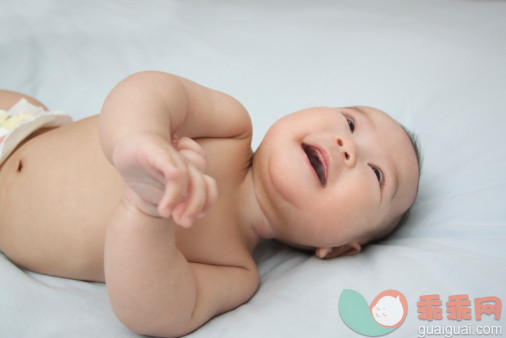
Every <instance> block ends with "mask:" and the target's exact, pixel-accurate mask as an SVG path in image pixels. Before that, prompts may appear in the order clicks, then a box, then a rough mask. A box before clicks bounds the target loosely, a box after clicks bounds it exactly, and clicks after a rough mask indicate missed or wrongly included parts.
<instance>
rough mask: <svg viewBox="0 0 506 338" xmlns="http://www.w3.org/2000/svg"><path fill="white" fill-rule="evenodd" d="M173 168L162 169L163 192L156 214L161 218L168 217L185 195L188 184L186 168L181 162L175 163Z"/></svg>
mask: <svg viewBox="0 0 506 338" xmlns="http://www.w3.org/2000/svg"><path fill="white" fill-rule="evenodd" d="M175 163H176V166H175V167H170V168H169V167H167V168H164V169H165V170H164V172H163V176H164V180H165V192H164V195H163V197H162V199H161V201H160V203H159V204H158V212H159V214H160V216H162V217H169V216H170V214H171V211H172V209H173V208H174V207H175V206H176V205H177V204H179V203H180V202H181V201H182V199H183V198H185V196H186V195H187V187H188V182H189V179H190V177H189V171H188V166H187V165H186V164H185V163H183V162H182V161H178V160H176V161H175Z"/></svg>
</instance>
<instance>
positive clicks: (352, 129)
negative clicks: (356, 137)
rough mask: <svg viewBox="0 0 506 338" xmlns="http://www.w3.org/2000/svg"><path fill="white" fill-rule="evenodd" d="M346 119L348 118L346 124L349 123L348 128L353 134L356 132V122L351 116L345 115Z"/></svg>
mask: <svg viewBox="0 0 506 338" xmlns="http://www.w3.org/2000/svg"><path fill="white" fill-rule="evenodd" d="M344 117H345V118H346V122H348V126H349V127H350V131H351V133H352V134H353V132H354V131H355V120H354V119H353V117H351V116H350V115H347V114H346V115H344Z"/></svg>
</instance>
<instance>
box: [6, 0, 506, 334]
mask: <svg viewBox="0 0 506 338" xmlns="http://www.w3.org/2000/svg"><path fill="white" fill-rule="evenodd" d="M505 17H506V2H503V1H471V0H462V1H434V0H426V1H415V0H403V1H400V0H364V1H352V0H338V1H331V0H316V1H310V0H307V1H300V0H291V1H288V0H273V1H265V0H264V1H253V0H251V1H225V0H222V1H213V2H211V1H203V0H202V1H185V2H184V1H170V0H163V1H162V0H152V1H149V2H147V1H134V0H122V1H98V0H88V1H76V0H70V1H65V2H62V1H50V0H39V1H30V0H1V1H0V74H1V76H0V88H6V89H11V90H16V91H20V92H24V93H26V94H29V95H32V96H34V97H37V98H38V99H39V100H41V101H42V102H44V103H45V104H46V105H47V106H48V107H50V108H52V109H60V110H64V111H66V112H68V113H71V114H72V115H73V116H74V117H75V118H76V119H79V118H82V117H85V116H88V115H92V114H96V113H98V112H99V111H100V107H101V104H102V102H103V99H104V98H105V96H106V95H107V93H108V92H109V90H110V89H111V88H112V87H113V86H114V85H115V84H116V83H117V82H118V81H119V80H121V79H122V78H124V77H125V76H127V75H128V74H131V73H133V72H136V71H140V70H147V69H155V70H162V71H166V72H170V73H175V74H178V75H181V76H184V77H187V78H190V79H192V80H194V81H197V82H199V83H202V84H204V85H207V86H209V87H212V88H216V89H219V90H222V91H224V92H227V93H229V94H231V95H233V96H235V97H236V98H238V99H239V100H240V101H241V102H242V103H243V104H244V105H245V106H246V108H247V109H248V110H249V111H250V114H251V116H252V120H253V126H254V131H255V132H254V139H253V147H254V148H255V147H256V146H258V144H259V142H260V140H261V138H262V136H263V135H264V133H265V132H266V130H267V128H268V126H269V125H271V124H272V123H273V122H274V121H275V120H276V119H277V118H279V117H281V116H283V115H284V114H287V113H289V112H292V111H295V110H299V109H302V108H305V107H309V106H317V105H329V106H345V105H355V104H361V105H371V106H375V107H378V108H381V109H384V110H385V111H387V112H389V113H390V114H391V115H392V116H394V117H395V118H396V119H398V120H399V121H400V122H402V123H403V124H405V125H406V126H407V127H409V128H410V129H412V130H414V131H415V132H416V133H417V134H418V135H419V138H420V141H421V144H422V150H423V175H422V179H421V186H420V193H419V197H418V200H417V201H416V203H415V205H414V207H413V209H412V213H411V215H410V217H409V219H408V222H407V224H405V226H404V227H402V228H401V229H400V230H399V231H397V232H395V234H394V235H393V236H392V237H391V238H389V239H388V240H386V241H384V242H382V243H379V244H375V245H371V246H369V247H368V248H367V249H366V250H364V252H363V253H361V254H359V255H356V256H352V257H344V258H339V259H335V260H331V261H320V260H318V259H317V258H316V257H314V256H311V255H307V254H305V253H301V252H298V251H295V250H292V249H290V248H287V247H285V246H283V245H280V244H278V243H275V242H262V243H261V245H260V246H259V248H258V250H257V251H256V253H255V259H256V261H257V262H258V264H259V270H260V274H261V285H260V288H259V290H258V292H257V293H256V295H255V296H254V297H253V298H252V299H251V300H250V301H249V302H248V303H247V304H244V305H243V306H241V307H239V308H238V309H236V310H234V311H232V312H229V313H227V314H224V315H221V316H219V317H216V318H214V319H212V320H211V321H210V322H209V323H208V324H206V325H205V326H204V327H203V328H201V329H199V330H198V331H196V332H194V333H193V334H191V335H190V336H191V337H259V336H262V337H289V336H290V337H355V336H357V337H358V336H359V335H358V334H355V332H353V331H352V330H351V329H350V328H348V327H347V326H346V324H345V323H344V322H343V321H342V320H341V318H340V316H339V312H338V306H337V304H338V300H339V295H340V293H341V292H342V290H343V289H354V290H356V291H358V292H359V293H361V294H362V295H363V296H364V297H365V299H366V300H367V302H371V301H372V299H373V298H374V297H375V296H376V295H377V294H379V293H380V292H381V291H383V290H386V289H396V290H399V291H401V292H402V293H403V294H404V295H405V296H406V299H407V301H408V313H407V316H406V319H405V321H404V323H403V324H402V325H401V326H400V327H399V328H398V329H397V330H396V331H394V332H392V333H390V334H389V335H388V336H389V337H416V336H417V335H418V332H419V330H420V327H421V326H424V325H429V326H437V325H439V326H441V325H447V326H451V325H454V326H464V325H471V326H472V327H477V326H478V325H498V326H500V327H502V329H503V330H504V329H506V325H505V319H504V318H505V315H504V314H503V315H502V316H501V319H500V320H494V319H492V318H491V317H490V316H485V317H486V318H484V319H483V320H482V321H477V320H476V316H475V312H474V306H472V308H473V312H472V319H471V320H468V321H461V322H455V321H452V320H449V319H448V318H447V313H446V307H445V306H444V305H443V319H442V320H440V321H432V322H428V321H423V320H420V319H419V318H418V312H417V302H418V301H419V300H420V299H419V297H420V296H422V295H427V294H439V295H440V297H441V300H442V302H443V304H444V303H445V302H446V301H448V297H449V296H451V295H458V294H468V296H469V299H470V300H471V301H473V299H474V298H477V297H485V296H495V297H499V298H500V299H501V300H502V301H503V302H504V301H506V269H505V267H506V249H505V245H506V220H505V216H506V211H505V208H504V205H505V202H504V201H505V197H506V176H505V170H504V168H505V167H506V147H504V135H505V131H506V128H505V127H506V108H505V107H506V34H505V32H506V20H504V18H505ZM0 336H1V337H22V336H24V337H35V336H36V337H91V336H103V337H128V336H132V337H134V336H136V335H135V334H134V333H132V332H130V331H129V330H128V329H126V328H125V327H123V326H122V324H121V323H119V322H118V321H117V320H116V319H115V317H114V314H113V312H112V310H111V308H110V305H109V303H108V300H107V293H106V290H105V287H104V285H103V284H101V283H87V282H80V281H73V280H65V279H61V278H55V277H50V276H44V275H40V274H36V273H31V272H27V271H25V270H22V269H20V268H19V267H17V266H15V265H14V264H12V263H11V262H10V261H8V260H7V259H6V258H5V256H4V255H3V254H0Z"/></svg>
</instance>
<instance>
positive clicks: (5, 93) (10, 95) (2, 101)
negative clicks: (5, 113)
mask: <svg viewBox="0 0 506 338" xmlns="http://www.w3.org/2000/svg"><path fill="white" fill-rule="evenodd" d="M21 99H26V100H27V101H28V102H30V103H31V104H33V105H36V106H41V107H43V108H44V109H45V110H47V108H46V106H44V105H43V104H42V103H40V102H39V101H38V100H36V99H34V98H33V97H30V96H28V95H25V94H21V93H18V92H13V91H10V90H5V89H0V109H3V110H9V108H11V107H12V106H13V105H15V104H16V103H17V102H18V101H19V100H21Z"/></svg>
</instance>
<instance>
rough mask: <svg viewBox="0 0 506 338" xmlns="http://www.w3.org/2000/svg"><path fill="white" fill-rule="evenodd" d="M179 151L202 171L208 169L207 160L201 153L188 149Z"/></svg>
mask: <svg viewBox="0 0 506 338" xmlns="http://www.w3.org/2000/svg"><path fill="white" fill-rule="evenodd" d="M179 153H180V154H181V155H182V156H184V157H185V158H186V159H187V160H188V162H189V163H191V164H192V165H193V166H194V167H195V168H197V169H198V170H199V171H200V172H202V173H203V172H205V171H206V160H205V159H204V157H203V156H202V155H201V154H199V153H197V152H195V151H193V150H188V149H182V150H179Z"/></svg>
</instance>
